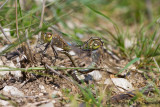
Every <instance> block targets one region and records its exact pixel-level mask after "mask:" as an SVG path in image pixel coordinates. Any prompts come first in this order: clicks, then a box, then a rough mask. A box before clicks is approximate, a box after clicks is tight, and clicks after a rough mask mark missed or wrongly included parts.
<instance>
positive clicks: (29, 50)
mask: <svg viewBox="0 0 160 107" xmlns="http://www.w3.org/2000/svg"><path fill="white" fill-rule="evenodd" d="M25 33H26V34H25V36H26V39H27V41H26V45H27V46H26V47H27V50H26V51H28V52H26V53H28V54H27V56H28V58H29V61H31V62H34V58H33V55H32V52H31V48H30V47H31V46H30V43H29V39H28V30H27V29H26V31H25Z"/></svg>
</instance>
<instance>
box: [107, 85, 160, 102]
mask: <svg viewBox="0 0 160 107" xmlns="http://www.w3.org/2000/svg"><path fill="white" fill-rule="evenodd" d="M158 89H160V86H158ZM154 90H155V88H154V87H153V86H145V87H142V88H139V89H137V90H133V91H128V92H125V93H121V94H118V95H115V96H112V97H111V99H110V102H112V103H118V102H119V101H120V100H129V99H131V98H133V97H135V96H136V93H137V91H139V92H141V93H143V94H145V95H147V94H148V93H149V92H153V91H154Z"/></svg>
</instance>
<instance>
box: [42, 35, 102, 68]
mask: <svg viewBox="0 0 160 107" xmlns="http://www.w3.org/2000/svg"><path fill="white" fill-rule="evenodd" d="M41 39H42V41H43V42H44V43H46V45H45V49H44V50H43V53H45V52H46V50H47V49H48V47H49V46H51V48H52V50H53V53H54V57H55V60H56V59H57V58H58V53H57V50H56V49H55V47H58V48H61V49H63V52H65V54H66V55H67V56H68V57H69V58H70V60H71V61H72V63H73V65H74V66H75V67H76V64H75V63H74V60H73V59H72V57H71V56H70V55H69V54H68V53H67V52H69V51H70V50H71V47H70V44H68V43H67V42H65V40H63V38H62V37H61V36H59V35H58V34H52V33H50V32H47V33H42V35H41ZM102 46H103V42H102V40H101V39H100V38H98V37H91V38H90V39H89V40H87V41H86V42H84V43H83V45H82V46H80V49H81V50H83V51H93V50H97V49H98V48H100V47H102Z"/></svg>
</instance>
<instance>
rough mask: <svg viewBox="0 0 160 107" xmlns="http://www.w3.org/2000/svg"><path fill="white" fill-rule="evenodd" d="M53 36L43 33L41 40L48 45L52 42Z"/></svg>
mask: <svg viewBox="0 0 160 107" xmlns="http://www.w3.org/2000/svg"><path fill="white" fill-rule="evenodd" d="M52 37H53V34H52V33H50V32H47V33H42V35H41V39H42V40H43V41H44V42H45V43H46V42H50V41H51V40H52Z"/></svg>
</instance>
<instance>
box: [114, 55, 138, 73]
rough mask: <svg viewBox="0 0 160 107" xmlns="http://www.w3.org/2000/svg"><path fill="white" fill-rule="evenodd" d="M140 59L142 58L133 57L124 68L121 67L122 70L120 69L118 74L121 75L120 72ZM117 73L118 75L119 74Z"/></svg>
mask: <svg viewBox="0 0 160 107" xmlns="http://www.w3.org/2000/svg"><path fill="white" fill-rule="evenodd" d="M139 60H140V58H135V59H133V60H132V61H130V62H129V63H128V64H127V65H126V66H125V67H124V68H123V69H121V70H120V71H119V73H118V74H117V75H119V74H121V73H122V72H123V71H124V70H125V69H127V68H128V67H129V66H130V65H132V64H133V63H135V62H137V61H139ZM117 75H116V76H117Z"/></svg>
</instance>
